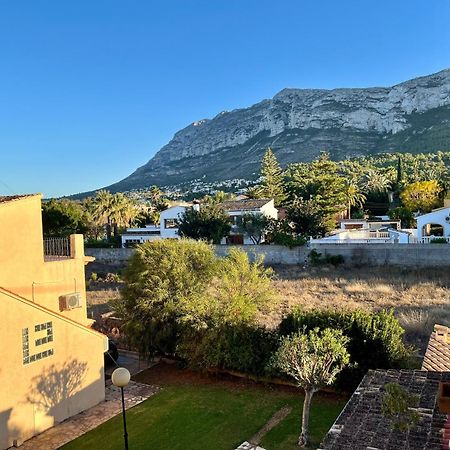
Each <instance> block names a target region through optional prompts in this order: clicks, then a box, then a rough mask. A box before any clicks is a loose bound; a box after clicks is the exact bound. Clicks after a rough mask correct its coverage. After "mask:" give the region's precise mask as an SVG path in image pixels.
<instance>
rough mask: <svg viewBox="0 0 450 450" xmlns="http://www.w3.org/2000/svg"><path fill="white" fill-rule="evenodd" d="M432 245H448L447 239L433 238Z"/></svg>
mask: <svg viewBox="0 0 450 450" xmlns="http://www.w3.org/2000/svg"><path fill="white" fill-rule="evenodd" d="M430 244H447V239H445V238H433V239H430Z"/></svg>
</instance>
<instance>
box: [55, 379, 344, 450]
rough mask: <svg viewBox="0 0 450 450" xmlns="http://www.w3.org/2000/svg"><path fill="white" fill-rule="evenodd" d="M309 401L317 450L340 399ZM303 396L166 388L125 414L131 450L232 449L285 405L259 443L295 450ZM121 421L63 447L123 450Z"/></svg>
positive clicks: (210, 387)
mask: <svg viewBox="0 0 450 450" xmlns="http://www.w3.org/2000/svg"><path fill="white" fill-rule="evenodd" d="M315 400H316V401H314V400H313V409H312V416H311V434H312V438H313V440H314V444H316V446H313V447H312V448H316V447H317V444H318V443H319V442H320V440H321V438H322V437H323V435H324V434H325V432H326V431H327V430H328V429H329V427H330V426H331V424H332V423H333V421H334V419H335V418H336V417H337V415H338V414H339V412H340V410H341V409H342V407H343V406H344V400H340V401H337V400H334V399H333V400H325V399H322V398H319V397H317V398H316V399H315ZM300 402H301V397H300V396H299V395H298V396H297V395H295V394H292V393H289V392H285V391H278V390H269V389H263V388H260V387H258V388H252V387H248V388H242V387H239V388H236V389H234V388H230V387H228V386H225V387H224V386H220V385H218V386H216V385H166V386H165V387H164V389H163V390H162V391H161V392H159V393H158V394H156V395H154V396H153V397H151V398H150V399H148V400H147V401H145V402H143V403H142V404H140V405H138V406H136V407H134V408H132V409H130V410H128V411H127V423H128V433H129V443H130V450H137V449H139V450H141V449H142V450H145V449H149V450H150V449H151V450H167V449H171V450H177V449H180V450H181V449H183V450H187V449H189V450H197V449H198V450H205V449H208V448H211V449H212V448H214V449H215V450H220V449H223V450H232V449H234V448H236V447H237V446H238V445H239V444H241V443H242V442H243V441H245V440H247V439H249V438H250V437H251V436H252V435H254V434H255V433H256V432H257V431H258V430H259V429H260V428H261V427H262V426H263V425H264V424H265V423H266V422H267V421H268V420H269V419H270V417H271V416H272V415H273V414H274V413H275V412H276V411H277V410H279V409H280V408H281V407H282V406H284V405H292V407H293V411H292V412H291V413H290V414H289V415H288V416H287V417H286V418H285V419H284V420H283V421H282V422H281V423H280V424H278V426H277V427H275V428H274V429H272V430H271V431H270V432H269V433H268V434H267V435H266V436H265V438H264V439H263V441H262V445H263V446H264V447H265V448H266V449H267V450H289V449H295V448H296V446H295V443H296V439H297V436H298V433H299V423H300V412H301V407H300ZM121 420H122V418H121V416H120V415H119V416H116V417H115V418H113V419H111V420H109V421H108V422H106V423H104V424H103V425H100V426H99V427H98V428H96V429H95V430H93V431H91V432H89V433H87V434H85V435H83V436H81V437H80V438H78V439H76V440H75V441H72V442H71V443H69V444H67V445H65V446H64V447H63V449H65V450H70V449H76V450H83V449H86V450H92V449H96V448H98V449H100V448H101V449H102V450H110V449H111V450H112V449H117V450H121V449H122V448H123V437H122V421H121Z"/></svg>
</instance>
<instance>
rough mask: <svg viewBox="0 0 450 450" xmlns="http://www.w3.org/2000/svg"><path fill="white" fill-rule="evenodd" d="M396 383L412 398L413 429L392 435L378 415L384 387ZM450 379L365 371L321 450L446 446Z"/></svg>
mask: <svg viewBox="0 0 450 450" xmlns="http://www.w3.org/2000/svg"><path fill="white" fill-rule="evenodd" d="M387 383H397V384H399V385H400V386H402V387H403V388H404V389H405V390H406V391H408V392H410V393H413V394H416V395H417V396H418V397H419V403H418V406H417V408H413V409H415V411H416V412H417V413H418V415H419V421H418V423H417V424H416V425H415V426H414V427H412V428H411V429H410V430H409V431H406V432H401V431H397V430H394V429H393V426H392V425H393V424H392V421H391V420H390V419H389V418H387V417H385V416H384V415H383V414H382V408H381V407H382V402H383V396H384V386H385V385H386V384H387ZM449 430H450V373H449V372H427V371H419V370H369V371H368V372H367V374H366V376H365V377H364V378H363V380H362V381H361V383H360V385H359V386H358V388H357V389H356V391H355V392H354V393H353V395H352V396H351V398H350V400H349V401H348V403H347V404H346V406H345V407H344V409H343V410H342V412H341V414H340V415H339V417H338V418H337V420H336V421H335V423H334V424H333V426H332V427H331V429H330V430H329V432H328V433H327V434H326V436H325V438H324V440H323V442H322V444H321V447H320V450H369V449H370V450H381V449H383V450H384V449H392V450H397V449H411V450H434V449H435V450H441V449H444V448H446V449H448V448H449V445H450V433H449Z"/></svg>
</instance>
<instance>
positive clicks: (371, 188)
mask: <svg viewBox="0 0 450 450" xmlns="http://www.w3.org/2000/svg"><path fill="white" fill-rule="evenodd" d="M362 184H363V186H362V191H363V192H365V193H371V192H373V193H384V192H387V191H388V189H389V188H390V187H391V184H392V183H391V181H390V180H389V178H388V177H387V176H386V175H385V174H383V173H381V172H380V171H378V170H375V169H369V170H368V171H367V172H366V174H365V175H364V177H363V179H362Z"/></svg>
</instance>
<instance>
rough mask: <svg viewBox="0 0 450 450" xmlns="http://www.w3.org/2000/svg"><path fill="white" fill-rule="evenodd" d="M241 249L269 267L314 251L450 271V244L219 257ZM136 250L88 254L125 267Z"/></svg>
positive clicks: (279, 249)
mask: <svg viewBox="0 0 450 450" xmlns="http://www.w3.org/2000/svg"><path fill="white" fill-rule="evenodd" d="M233 247H234V248H236V247H237V248H241V249H242V250H244V251H246V252H247V253H248V254H249V255H250V256H251V257H254V255H264V256H265V262H266V263H267V264H304V263H305V260H306V259H307V255H308V254H309V252H310V251H311V249H313V248H315V249H316V250H317V251H318V252H320V253H323V254H330V255H342V256H343V257H344V260H345V263H346V264H348V265H355V264H366V265H368V266H371V265H386V264H387V265H398V266H406V267H435V266H445V267H447V266H449V267H450V245H449V244H397V245H396V244H376V245H375V244H374V245H367V244H366V245H365V244H322V245H311V246H310V247H296V248H294V249H289V248H287V247H283V246H279V245H259V246H257V245H243V246H242V245H241V246H227V245H216V246H215V250H216V253H217V255H219V256H223V255H226V254H227V253H228V251H229V250H230V248H233ZM133 252H134V250H133V249H129V248H127V249H120V248H100V249H91V248H88V249H86V250H85V253H86V255H90V256H95V258H96V260H97V262H100V263H105V264H111V265H123V264H125V263H126V261H127V260H128V259H129V258H130V256H131V255H132V254H133Z"/></svg>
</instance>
